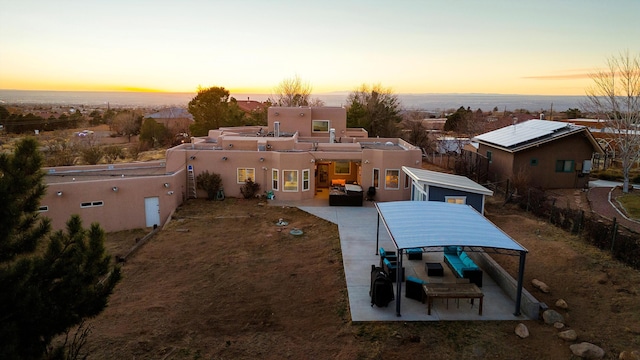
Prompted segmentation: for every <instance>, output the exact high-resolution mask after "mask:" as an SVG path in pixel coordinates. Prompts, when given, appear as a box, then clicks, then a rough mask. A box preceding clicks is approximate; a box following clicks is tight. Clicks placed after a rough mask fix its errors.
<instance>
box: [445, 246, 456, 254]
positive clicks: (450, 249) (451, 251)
mask: <svg viewBox="0 0 640 360" xmlns="http://www.w3.org/2000/svg"><path fill="white" fill-rule="evenodd" d="M443 251H444V253H445V254H457V252H458V248H457V247H456V246H445V247H444V249H443Z"/></svg>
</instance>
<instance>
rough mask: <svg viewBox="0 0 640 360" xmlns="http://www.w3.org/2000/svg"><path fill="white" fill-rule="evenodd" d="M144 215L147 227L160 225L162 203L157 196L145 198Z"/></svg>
mask: <svg viewBox="0 0 640 360" xmlns="http://www.w3.org/2000/svg"><path fill="white" fill-rule="evenodd" d="M144 213H145V218H146V219H147V227H152V226H153V225H160V201H159V199H158V197H157V196H156V197H148V198H144Z"/></svg>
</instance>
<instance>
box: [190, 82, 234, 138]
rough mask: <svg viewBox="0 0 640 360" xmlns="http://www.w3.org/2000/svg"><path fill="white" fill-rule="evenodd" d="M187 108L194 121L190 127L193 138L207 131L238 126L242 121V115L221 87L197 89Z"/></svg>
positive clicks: (205, 133)
mask: <svg viewBox="0 0 640 360" xmlns="http://www.w3.org/2000/svg"><path fill="white" fill-rule="evenodd" d="M188 108H189V113H191V115H193V120H194V124H192V125H191V127H190V130H191V134H193V136H204V135H207V133H208V132H209V130H212V129H218V128H220V127H224V126H239V125H242V124H243V121H244V113H243V112H242V111H241V110H240V109H239V107H238V105H237V103H233V104H232V103H231V102H230V99H229V91H228V90H226V89H225V88H223V87H216V86H214V87H210V88H199V89H198V94H197V95H196V96H195V97H194V98H193V99H191V101H189V106H188Z"/></svg>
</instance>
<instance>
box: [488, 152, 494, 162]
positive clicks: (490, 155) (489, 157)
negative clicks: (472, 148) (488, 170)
mask: <svg viewBox="0 0 640 360" xmlns="http://www.w3.org/2000/svg"><path fill="white" fill-rule="evenodd" d="M492 155H493V154H492V153H491V151H489V150H487V160H489V163H491V160H492Z"/></svg>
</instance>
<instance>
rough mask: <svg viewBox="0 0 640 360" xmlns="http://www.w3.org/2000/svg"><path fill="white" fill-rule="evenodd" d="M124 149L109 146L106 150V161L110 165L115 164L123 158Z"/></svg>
mask: <svg viewBox="0 0 640 360" xmlns="http://www.w3.org/2000/svg"><path fill="white" fill-rule="evenodd" d="M123 155H124V154H123V151H122V148H121V147H119V146H117V145H109V146H107V147H105V148H104V159H105V161H106V162H107V163H108V164H113V163H114V162H115V161H116V160H118V158H122V157H123Z"/></svg>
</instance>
